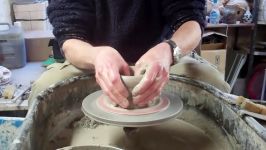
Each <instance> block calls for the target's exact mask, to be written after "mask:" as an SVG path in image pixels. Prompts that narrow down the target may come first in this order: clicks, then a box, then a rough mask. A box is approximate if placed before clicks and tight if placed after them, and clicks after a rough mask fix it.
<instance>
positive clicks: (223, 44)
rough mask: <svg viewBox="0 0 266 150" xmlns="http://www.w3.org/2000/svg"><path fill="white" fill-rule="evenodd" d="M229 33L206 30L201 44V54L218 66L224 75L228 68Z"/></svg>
mask: <svg viewBox="0 0 266 150" xmlns="http://www.w3.org/2000/svg"><path fill="white" fill-rule="evenodd" d="M226 48H227V35H225V34H222V33H219V32H214V31H213V32H205V33H204V34H203V39H202V45H201V52H200V53H201V56H202V57H203V58H204V59H206V60H208V61H209V62H210V63H212V64H214V65H215V66H216V67H217V70H218V71H220V72H221V73H222V74H223V76H224V75H225V69H226Z"/></svg>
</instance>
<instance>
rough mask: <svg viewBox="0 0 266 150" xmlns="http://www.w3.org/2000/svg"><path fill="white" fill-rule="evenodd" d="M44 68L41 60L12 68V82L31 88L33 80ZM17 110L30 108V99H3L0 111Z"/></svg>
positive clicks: (0, 102) (0, 103)
mask: <svg viewBox="0 0 266 150" xmlns="http://www.w3.org/2000/svg"><path fill="white" fill-rule="evenodd" d="M44 70H45V68H44V67H42V63H41V62H29V63H27V64H26V65H25V66H24V67H22V68H18V69H11V72H12V76H11V82H10V83H12V84H15V85H21V86H24V87H28V88H30V87H31V84H32V82H33V81H35V80H36V79H37V78H38V77H39V76H40V75H41V73H42V72H43V71H44ZM16 110H28V100H21V98H19V97H18V98H17V99H16V100H14V101H10V100H6V101H5V100H3V99H1V101H0V111H16Z"/></svg>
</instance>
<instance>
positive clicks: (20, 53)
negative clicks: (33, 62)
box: [0, 23, 27, 69]
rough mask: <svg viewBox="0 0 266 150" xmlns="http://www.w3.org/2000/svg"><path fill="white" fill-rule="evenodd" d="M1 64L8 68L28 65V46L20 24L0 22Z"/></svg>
mask: <svg viewBox="0 0 266 150" xmlns="http://www.w3.org/2000/svg"><path fill="white" fill-rule="evenodd" d="M0 25H1V26H2V27H3V26H5V27H6V29H5V30H0V65H2V66H4V67H6V68H8V69H13V68H20V67H23V66H25V65H26V62H27V61H26V48H25V40H24V37H23V31H22V29H21V28H20V27H18V26H11V25H10V24H8V23H0Z"/></svg>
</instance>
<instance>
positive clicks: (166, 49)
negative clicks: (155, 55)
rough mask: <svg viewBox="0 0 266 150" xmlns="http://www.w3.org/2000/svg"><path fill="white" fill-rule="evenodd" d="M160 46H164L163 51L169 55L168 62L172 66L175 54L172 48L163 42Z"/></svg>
mask: <svg viewBox="0 0 266 150" xmlns="http://www.w3.org/2000/svg"><path fill="white" fill-rule="evenodd" d="M160 44H161V45H162V49H163V50H164V53H165V54H166V55H167V56H166V57H167V58H168V60H169V61H168V62H169V64H170V65H171V64H172V63H173V53H172V49H171V46H170V45H169V44H168V43H166V42H162V43H160Z"/></svg>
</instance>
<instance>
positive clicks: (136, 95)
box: [132, 43, 172, 107]
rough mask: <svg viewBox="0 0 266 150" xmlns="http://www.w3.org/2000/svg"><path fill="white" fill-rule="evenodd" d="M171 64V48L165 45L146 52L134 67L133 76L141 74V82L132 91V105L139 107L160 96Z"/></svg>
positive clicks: (162, 44) (159, 45)
mask: <svg viewBox="0 0 266 150" xmlns="http://www.w3.org/2000/svg"><path fill="white" fill-rule="evenodd" d="M171 63H172V54H171V48H170V46H169V45H168V44H167V43H160V44H158V45H156V46H155V47H153V48H151V49H150V50H149V51H148V52H146V53H145V54H144V55H143V56H142V57H141V58H140V59H139V60H138V61H137V63H136V65H135V75H139V74H142V73H143V71H144V70H145V73H144V75H143V78H142V80H141V81H140V83H139V84H138V85H136V87H135V88H134V89H133V91H132V94H133V103H134V104H137V105H139V106H141V107H143V106H145V105H147V103H148V102H149V101H151V100H153V99H154V98H155V97H156V96H158V95H159V94H160V91H161V89H162V88H163V86H164V85H165V83H166V82H167V81H168V79H169V68H170V65H171Z"/></svg>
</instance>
